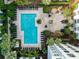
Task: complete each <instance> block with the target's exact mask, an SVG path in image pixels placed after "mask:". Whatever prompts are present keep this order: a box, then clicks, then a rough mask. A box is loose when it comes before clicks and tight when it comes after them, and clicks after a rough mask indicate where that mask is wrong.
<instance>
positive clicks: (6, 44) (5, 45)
mask: <svg viewBox="0 0 79 59" xmlns="http://www.w3.org/2000/svg"><path fill="white" fill-rule="evenodd" d="M0 47H1V52H2V54H3V55H4V56H5V55H7V54H8V53H9V51H10V39H9V37H8V34H6V33H5V34H4V35H3V36H2V42H1V44H0Z"/></svg>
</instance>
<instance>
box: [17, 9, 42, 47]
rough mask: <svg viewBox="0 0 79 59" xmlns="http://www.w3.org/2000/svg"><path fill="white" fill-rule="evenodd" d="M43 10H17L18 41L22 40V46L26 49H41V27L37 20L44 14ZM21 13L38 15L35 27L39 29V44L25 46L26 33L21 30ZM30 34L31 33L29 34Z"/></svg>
mask: <svg viewBox="0 0 79 59" xmlns="http://www.w3.org/2000/svg"><path fill="white" fill-rule="evenodd" d="M40 10H41V9H38V10H17V21H16V25H17V39H21V46H22V47H23V48H24V47H28V48H30V47H36V48H41V31H42V30H41V27H40V26H39V25H38V24H37V22H36V21H37V19H39V17H40V15H41V14H42V11H40ZM21 13H23V14H26V13H29V14H30V13H36V14H37V17H36V18H35V26H36V27H37V30H38V39H37V40H38V43H37V44H24V31H22V30H21V24H20V23H21V20H20V19H21ZM28 34H29V33H28Z"/></svg>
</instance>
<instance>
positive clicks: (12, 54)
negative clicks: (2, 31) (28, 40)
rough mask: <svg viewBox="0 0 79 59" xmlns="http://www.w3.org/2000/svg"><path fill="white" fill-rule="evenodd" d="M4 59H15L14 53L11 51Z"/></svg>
mask: <svg viewBox="0 0 79 59" xmlns="http://www.w3.org/2000/svg"><path fill="white" fill-rule="evenodd" d="M6 59H16V52H15V51H12V52H10V53H9V54H7V56H6Z"/></svg>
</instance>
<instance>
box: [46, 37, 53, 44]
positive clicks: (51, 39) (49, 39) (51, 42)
mask: <svg viewBox="0 0 79 59" xmlns="http://www.w3.org/2000/svg"><path fill="white" fill-rule="evenodd" d="M46 44H47V45H53V44H54V39H53V38H48V39H47V42H46Z"/></svg>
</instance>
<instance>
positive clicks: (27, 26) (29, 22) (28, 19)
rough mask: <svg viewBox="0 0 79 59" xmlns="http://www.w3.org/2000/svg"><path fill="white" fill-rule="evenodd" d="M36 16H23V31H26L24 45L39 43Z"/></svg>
mask: <svg viewBox="0 0 79 59" xmlns="http://www.w3.org/2000/svg"><path fill="white" fill-rule="evenodd" d="M35 18H36V14H21V30H22V31H24V44H36V43H37V27H36V26H35Z"/></svg>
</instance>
